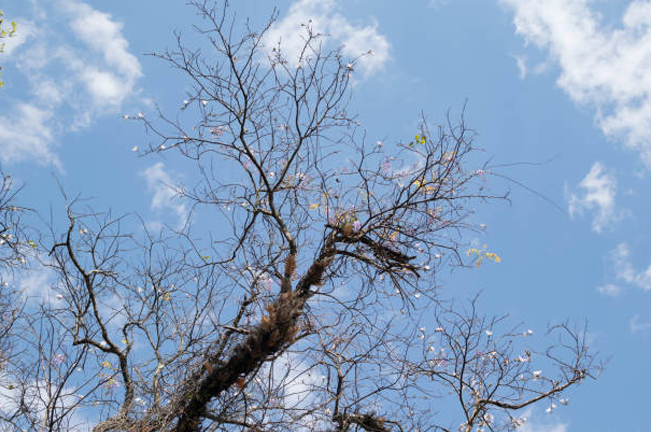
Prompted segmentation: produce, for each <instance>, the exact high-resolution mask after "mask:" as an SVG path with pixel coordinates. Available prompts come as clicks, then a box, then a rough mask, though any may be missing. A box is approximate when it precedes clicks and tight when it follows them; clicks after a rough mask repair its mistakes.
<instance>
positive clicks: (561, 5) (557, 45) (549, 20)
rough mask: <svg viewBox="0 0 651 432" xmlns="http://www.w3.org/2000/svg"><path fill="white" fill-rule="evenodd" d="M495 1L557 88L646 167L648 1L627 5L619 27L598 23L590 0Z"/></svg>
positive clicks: (650, 109)
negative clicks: (554, 76) (549, 64)
mask: <svg viewBox="0 0 651 432" xmlns="http://www.w3.org/2000/svg"><path fill="white" fill-rule="evenodd" d="M500 1H501V2H502V3H503V4H505V5H508V6H510V7H511V8H512V9H513V10H514V12H515V17H514V23H515V26H516V32H517V33H518V34H520V35H522V36H523V37H524V38H525V40H526V42H527V43H529V42H531V43H533V44H534V45H536V46H537V47H538V48H540V49H544V50H548V51H549V54H550V57H551V58H552V59H553V60H555V61H556V62H557V63H558V65H559V66H560V69H561V74H560V77H559V78H558V81H557V83H558V85H559V86H560V87H561V88H562V89H563V90H564V91H565V92H566V93H567V94H568V95H569V96H570V98H571V99H572V100H573V101H575V102H577V103H579V104H583V105H589V106H592V107H594V108H595V111H596V113H595V118H596V121H597V123H598V125H599V126H600V127H601V130H602V131H603V133H604V134H605V135H606V136H608V137H609V138H617V139H623V140H624V142H625V143H626V144H627V145H628V146H629V147H630V148H633V149H635V150H636V151H638V152H639V153H640V155H641V157H642V160H643V161H644V163H645V164H646V165H647V167H648V168H650V169H651V1H644V0H636V1H633V2H631V3H630V4H629V6H628V8H627V9H626V12H625V13H624V16H623V18H622V25H621V26H620V27H619V28H611V27H607V26H605V25H603V24H602V23H601V20H600V17H599V15H598V13H596V12H595V11H594V10H593V8H592V7H591V3H594V2H591V1H590V0H500Z"/></svg>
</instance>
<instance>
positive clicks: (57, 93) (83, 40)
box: [0, 0, 142, 168]
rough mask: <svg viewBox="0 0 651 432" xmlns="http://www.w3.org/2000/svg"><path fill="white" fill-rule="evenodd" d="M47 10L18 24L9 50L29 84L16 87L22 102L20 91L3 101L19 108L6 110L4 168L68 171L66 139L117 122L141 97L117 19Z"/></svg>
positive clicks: (1, 147)
mask: <svg viewBox="0 0 651 432" xmlns="http://www.w3.org/2000/svg"><path fill="white" fill-rule="evenodd" d="M39 9H41V10H39V11H38V12H36V11H35V12H34V16H31V17H25V18H21V19H18V18H17V20H19V21H20V23H21V24H20V32H19V36H18V37H16V38H12V39H11V41H10V44H9V45H8V46H7V52H6V58H5V62H6V63H5V64H6V65H7V66H8V67H14V68H15V69H14V70H13V71H14V72H18V73H22V74H23V75H24V78H25V81H27V83H28V85H27V89H24V88H19V87H18V86H17V85H16V88H17V89H18V90H20V92H21V95H20V96H16V97H14V99H13V100H12V96H13V94H12V92H11V87H13V86H12V85H10V86H9V88H8V89H7V91H6V93H5V94H4V95H3V96H4V97H5V98H6V99H7V100H8V101H10V102H11V103H9V104H6V105H5V107H6V108H3V110H2V111H0V161H2V162H8V163H12V162H13V163H15V162H24V161H33V162H35V163H38V164H41V165H47V164H53V165H58V166H59V168H61V164H60V161H59V159H58V158H57V156H56V152H55V150H56V146H57V140H58V138H59V137H60V136H61V135H62V134H63V133H65V132H68V131H72V130H79V129H82V128H85V127H87V126H89V125H90V124H92V123H93V121H95V120H96V119H97V118H99V117H102V116H105V115H117V114H118V113H119V111H120V109H121V107H122V105H123V104H124V103H125V101H126V100H127V99H128V98H129V97H131V96H133V95H134V94H136V93H137V92H136V89H135V84H136V83H137V81H138V79H139V78H140V77H141V76H142V71H141V67H140V63H139V62H138V59H137V58H136V57H135V56H134V55H133V54H131V53H130V52H129V50H128V46H129V43H128V41H127V40H126V38H125V37H124V36H123V34H122V27H123V25H122V24H121V23H119V22H118V21H116V20H115V19H114V18H113V17H112V16H111V15H109V14H106V13H103V12H100V11H98V10H95V9H93V8H92V7H91V6H89V5H88V4H86V3H84V2H81V1H78V0H58V1H55V2H52V3H43V4H40V5H39ZM43 11H45V12H46V13H42V12H43ZM15 81H16V82H18V79H16V80H15ZM25 95H27V97H25Z"/></svg>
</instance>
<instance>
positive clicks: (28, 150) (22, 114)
mask: <svg viewBox="0 0 651 432" xmlns="http://www.w3.org/2000/svg"><path fill="white" fill-rule="evenodd" d="M52 116H53V113H52V112H51V111H49V110H46V109H42V108H39V107H37V106H34V105H30V104H27V103H22V102H18V103H17V104H16V105H15V106H14V107H13V110H12V111H11V112H9V113H8V115H0V159H1V160H2V161H3V162H22V161H34V162H36V163H38V164H41V165H46V164H53V165H60V162H59V159H58V158H57V156H56V155H55V154H54V153H53V150H52V144H53V141H54V131H53V129H52V128H53V126H52V122H51V120H52Z"/></svg>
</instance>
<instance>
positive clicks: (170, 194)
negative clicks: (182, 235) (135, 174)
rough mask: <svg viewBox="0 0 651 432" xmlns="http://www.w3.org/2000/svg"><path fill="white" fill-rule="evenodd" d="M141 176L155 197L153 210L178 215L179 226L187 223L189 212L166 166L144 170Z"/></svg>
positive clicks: (155, 166) (152, 203)
mask: <svg viewBox="0 0 651 432" xmlns="http://www.w3.org/2000/svg"><path fill="white" fill-rule="evenodd" d="M141 175H142V176H143V177H144V178H145V180H146V181H147V190H149V192H151V193H153V195H154V196H153V197H152V200H151V208H152V210H159V211H165V210H171V211H172V212H174V213H176V216H177V217H178V223H179V226H183V225H184V224H185V222H186V221H187V218H188V212H187V209H186V207H185V204H184V203H183V202H181V201H180V197H179V196H178V192H177V189H176V188H175V186H173V184H174V182H173V180H172V177H171V176H170V175H169V174H168V173H167V172H166V171H165V166H164V164H163V163H162V162H158V163H156V164H154V165H152V166H150V167H149V168H147V169H146V170H144V171H143V172H142V173H141Z"/></svg>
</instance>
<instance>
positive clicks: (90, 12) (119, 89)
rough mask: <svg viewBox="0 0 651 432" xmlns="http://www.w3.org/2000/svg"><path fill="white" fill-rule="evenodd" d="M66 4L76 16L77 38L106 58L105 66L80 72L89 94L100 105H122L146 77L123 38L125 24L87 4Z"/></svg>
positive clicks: (72, 24)
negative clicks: (140, 80) (139, 81)
mask: <svg viewBox="0 0 651 432" xmlns="http://www.w3.org/2000/svg"><path fill="white" fill-rule="evenodd" d="M63 5H64V8H66V10H67V11H68V12H69V13H71V14H72V17H73V18H72V21H71V22H70V28H71V29H72V31H73V33H74V34H75V36H77V38H78V39H79V40H81V41H82V42H84V43H85V44H86V45H87V46H88V47H90V48H91V50H93V51H95V52H97V53H99V54H101V56H102V57H103V59H104V64H101V66H97V65H90V66H88V67H85V68H83V69H82V70H81V71H80V75H81V77H82V80H83V81H84V83H85V84H86V86H87V90H88V92H89V93H90V94H91V95H92V96H93V99H94V101H95V103H97V104H99V105H111V106H119V105H120V104H121V103H122V101H123V100H124V99H125V98H126V97H127V96H129V95H130V94H131V93H132V92H133V86H134V84H135V83H136V81H137V80H138V78H140V77H141V76H142V71H141V68H140V63H139V62H138V59H137V58H136V57H135V56H134V55H133V54H131V53H130V52H129V50H128V48H129V42H128V41H127V40H126V39H125V38H124V36H122V27H123V25H122V24H121V23H118V22H116V21H113V20H112V17H111V15H109V14H107V13H103V12H99V11H97V10H95V9H93V8H92V7H90V6H88V5H87V4H85V3H82V2H79V1H76V0H65V1H63ZM102 68H103V70H102Z"/></svg>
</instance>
